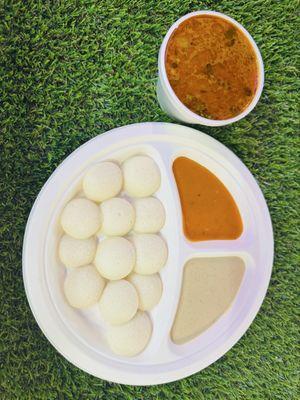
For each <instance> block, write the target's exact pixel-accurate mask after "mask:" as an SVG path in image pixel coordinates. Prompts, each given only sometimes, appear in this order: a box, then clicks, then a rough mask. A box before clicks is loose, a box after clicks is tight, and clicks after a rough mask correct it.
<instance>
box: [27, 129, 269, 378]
mask: <svg viewBox="0 0 300 400" xmlns="http://www.w3.org/2000/svg"><path fill="white" fill-rule="evenodd" d="M140 153H144V154H149V155H150V156H151V157H153V158H154V159H155V160H156V162H157V164H158V165H159V166H160V169H161V174H162V185H161V188H160V190H159V191H158V192H157V194H156V195H157V197H158V198H160V199H161V201H162V202H163V203H164V205H165V208H166V214H167V215H166V224H165V227H164V228H163V230H162V232H161V233H162V235H163V236H164V237H165V239H166V240H167V243H168V247H169V259H168V263H167V265H166V266H165V267H164V268H163V270H162V271H161V278H162V281H163V285H164V291H163V295H162V298H161V301H160V303H159V304H158V305H157V306H156V307H155V309H154V310H153V312H151V313H150V315H151V319H152V322H153V334H152V338H151V340H150V342H149V344H148V346H147V348H146V349H145V350H144V351H143V353H141V354H140V355H138V356H136V357H133V358H125V357H118V356H116V355H114V354H112V353H111V351H110V350H109V348H108V346H107V344H106V342H105V337H104V336H105V335H104V334H103V331H104V329H105V328H104V327H103V324H102V322H101V320H100V318H98V315H97V310H96V308H97V307H96V308H95V307H94V308H92V309H90V310H86V311H77V310H75V309H72V308H71V307H70V306H68V304H67V303H66V301H65V300H64V296H63V293H62V284H63V280H64V275H65V268H63V266H62V265H61V264H60V262H59V260H58V257H57V243H58V239H59V236H60V234H61V228H60V226H59V223H58V219H59V215H60V213H61V210H62V208H63V206H64V205H65V204H66V202H67V201H68V200H69V199H70V198H72V197H73V196H74V195H75V194H76V192H78V190H79V189H80V181H81V177H82V175H83V174H84V172H85V171H86V169H87V168H88V167H89V166H90V165H91V164H93V163H95V162H98V161H100V160H104V159H114V160H118V161H120V162H122V161H123V160H124V159H125V158H127V157H129V156H131V155H134V154H140ZM178 156H187V157H190V158H192V159H194V160H195V161H198V162H199V163H200V164H201V165H203V166H205V167H207V168H208V169H209V170H211V171H212V172H213V173H214V174H215V175H216V176H218V178H219V179H221V180H222V182H223V183H224V184H225V186H226V187H227V188H228V189H229V191H230V192H231V194H232V195H233V197H234V199H235V201H236V203H237V205H238V207H239V210H240V213H241V215H242V219H243V223H244V231H243V234H242V235H241V237H240V238H239V239H237V240H231V241H208V242H199V243H191V242H188V241H187V240H186V239H185V237H184V235H183V231H182V221H181V207H180V201H179V196H178V192H177V187H176V183H175V181H174V177H173V174H172V162H173V160H174V159H175V158H176V157H178ZM232 255H237V256H239V257H241V258H242V259H243V260H244V262H245V265H246V272H245V275H244V278H243V281H242V284H241V287H240V289H239V292H238V294H237V296H236V298H235V301H234V303H233V305H232V306H231V307H230V309H229V310H228V311H227V312H226V313H225V314H224V315H223V316H222V317H221V318H220V319H219V320H218V321H217V322H216V323H215V324H213V325H212V326H211V327H210V328H209V329H208V330H206V331H205V332H204V333H202V334H201V335H199V336H198V337H197V338H196V339H194V340H192V341H190V342H189V343H186V344H184V345H175V344H174V343H173V342H172V341H171V339H170V335H169V333H170V329H171V326H172V323H173V319H174V316H175V313H176V309H177V303H178V300H179V295H180V289H181V278H182V272H183V267H184V264H185V262H186V261H187V260H188V259H190V258H193V257H195V256H199V257H206V256H209V257H210V256H213V257H215V256H232ZM272 262H273V233H272V225H271V220H270V216H269V212H268V208H267V205H266V203H265V200H264V197H263V195H262V193H261V191H260V189H259V187H258V185H257V183H256V181H255V179H254V178H253V176H252V175H251V173H250V172H249V170H248V169H247V168H246V167H245V165H244V164H243V163H242V162H241V161H240V160H239V159H238V158H237V157H236V156H235V155H234V154H233V153H232V152H231V151H230V150H228V149H227V148H226V147H225V146H223V145H222V144H220V143H219V142H217V141H216V140H214V139H212V138H211V137H209V136H207V135H205V134H204V133H201V132H199V131H197V130H194V129H191V128H187V127H184V126H180V125H174V124H168V123H143V124H134V125H128V126H124V127H121V128H117V129H113V130H111V131H109V132H107V133H105V134H101V135H99V136H97V137H96V138H94V139H92V140H90V141H89V142H87V143H86V144H84V145H83V146H81V147H79V148H78V149H77V150H76V151H74V152H73V153H72V154H71V155H70V156H69V157H68V158H67V159H66V160H65V161H63V162H62V163H61V165H60V166H59V167H58V168H57V169H56V170H55V172H54V173H53V174H52V175H51V177H50V178H49V179H48V181H47V182H46V184H45V185H44V187H43V188H42V190H41V192H40V193H39V195H38V197H37V199H36V201H35V203H34V205H33V207H32V210H31V213H30V216H29V219H28V223H27V227H26V232H25V237H24V245H23V279H24V284H25V290H26V294H27V297H28V301H29V304H30V307H31V309H32V312H33V314H34V316H35V319H36V321H37V322H38V324H39V326H40V328H41V329H42V331H43V333H44V334H45V336H46V337H47V338H48V340H49V341H50V342H51V343H52V345H53V346H54V347H55V348H56V349H57V350H58V351H59V352H60V353H61V354H62V355H63V356H64V357H65V358H66V359H67V360H69V361H70V362H72V363H73V364H74V365H76V366H77V367H79V368H81V369H83V370H84V371H86V372H88V373H90V374H92V375H95V376H97V377H99V378H102V379H106V380H109V381H113V382H118V383H124V384H132V385H153V384H159V383H165V382H170V381H174V380H177V379H180V378H184V377H186V376H188V375H191V374H193V373H195V372H197V371H200V370H201V369H203V368H205V367H207V366H208V365H209V364H211V363H213V362H214V361H216V360H217V359H218V358H220V357H221V356H222V355H224V354H225V353H226V352H227V351H228V350H229V349H230V348H231V347H232V346H233V345H234V344H235V343H236V342H237V341H238V340H239V339H240V337H241V336H242V335H243V334H244V333H245V332H246V330H247V329H248V327H249V325H250V324H251V322H252V321H253V319H254V317H255V315H256V314H257V312H258V310H259V308H260V306H261V303H262V301H263V299H264V297H265V294H266V291H267V288H268V284H269V280H270V275H271V270H272Z"/></svg>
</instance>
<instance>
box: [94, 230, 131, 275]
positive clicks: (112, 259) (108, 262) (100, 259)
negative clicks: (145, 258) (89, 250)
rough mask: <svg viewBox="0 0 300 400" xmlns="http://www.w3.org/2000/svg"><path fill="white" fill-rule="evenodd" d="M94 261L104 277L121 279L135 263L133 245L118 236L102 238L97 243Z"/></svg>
mask: <svg viewBox="0 0 300 400" xmlns="http://www.w3.org/2000/svg"><path fill="white" fill-rule="evenodd" d="M94 262H95V265H96V267H97V269H98V271H99V272H100V274H101V275H102V276H103V277H104V278H106V279H110V280H116V279H122V278H124V277H125V276H127V275H128V274H130V272H131V271H132V270H133V267H134V265H135V248H134V245H133V244H132V243H131V242H130V241H129V240H127V239H125V238H123V237H120V236H116V237H111V238H107V239H104V240H102V241H100V243H99V244H98V247H97V251H96V256H95V261H94Z"/></svg>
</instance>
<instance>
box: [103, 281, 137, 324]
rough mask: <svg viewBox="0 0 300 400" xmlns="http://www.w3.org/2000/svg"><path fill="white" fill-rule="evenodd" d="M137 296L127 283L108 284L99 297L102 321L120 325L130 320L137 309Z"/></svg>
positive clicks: (114, 282) (115, 282)
mask: <svg viewBox="0 0 300 400" xmlns="http://www.w3.org/2000/svg"><path fill="white" fill-rule="evenodd" d="M138 302H139V300H138V294H137V291H136V289H135V287H134V286H133V285H132V284H131V283H130V282H128V281H126V280H124V279H122V280H119V281H113V282H108V283H107V285H106V287H105V289H104V291H103V294H102V296H101V299H100V302H99V307H100V312H101V315H102V317H103V319H104V320H105V321H106V322H108V323H110V324H112V325H120V324H124V323H125V322H128V321H129V320H131V319H132V318H133V317H134V315H135V314H136V312H137V309H138Z"/></svg>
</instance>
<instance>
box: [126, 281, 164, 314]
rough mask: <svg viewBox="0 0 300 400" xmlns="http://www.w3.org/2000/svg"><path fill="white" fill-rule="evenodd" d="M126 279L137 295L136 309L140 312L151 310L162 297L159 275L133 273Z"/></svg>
mask: <svg viewBox="0 0 300 400" xmlns="http://www.w3.org/2000/svg"><path fill="white" fill-rule="evenodd" d="M127 279H128V281H129V282H131V283H132V284H133V286H134V287H135V289H136V291H137V293H138V297H139V306H138V308H139V309H140V310H142V311H149V310H152V308H153V307H155V306H156V304H157V303H158V302H159V300H160V298H161V295H162V283H161V279H160V276H159V274H153V275H140V274H135V273H133V274H131V275H129V277H128V278H127Z"/></svg>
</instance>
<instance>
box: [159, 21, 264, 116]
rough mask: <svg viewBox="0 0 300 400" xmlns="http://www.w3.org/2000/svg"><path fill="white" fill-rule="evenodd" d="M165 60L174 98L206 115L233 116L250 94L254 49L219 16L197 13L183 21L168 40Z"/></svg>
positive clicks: (254, 79)
mask: <svg viewBox="0 0 300 400" xmlns="http://www.w3.org/2000/svg"><path fill="white" fill-rule="evenodd" d="M165 59H166V61H165V65H166V72H167V76H168V79H169V82H170V84H171V86H172V88H173V90H174V92H175V94H176V95H177V97H178V98H179V100H180V101H181V102H182V103H183V104H184V105H185V106H186V107H188V108H189V109H190V110H191V111H193V112H195V113H196V114H198V115H201V116H203V117H205V118H209V119H216V120H224V119H229V118H233V117H235V116H236V115H238V114H240V113H241V112H242V111H243V110H244V109H245V108H247V106H248V105H249V104H250V103H251V101H252V99H253V97H254V96H255V92H256V89H257V81H258V65H257V59H256V55H255V53H254V50H253V47H252V45H251V43H250V42H249V40H248V38H247V37H246V36H245V35H244V33H243V32H241V31H240V30H239V29H237V28H236V27H235V26H234V25H233V24H231V23H230V22H229V21H227V20H225V19H223V18H220V17H216V16H205V15H201V16H195V17H192V18H189V19H187V20H185V21H184V22H182V23H181V24H180V25H179V27H178V28H177V29H176V30H175V31H174V32H173V34H172V35H171V37H170V39H169V42H168V45H167V49H166V57H165Z"/></svg>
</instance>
